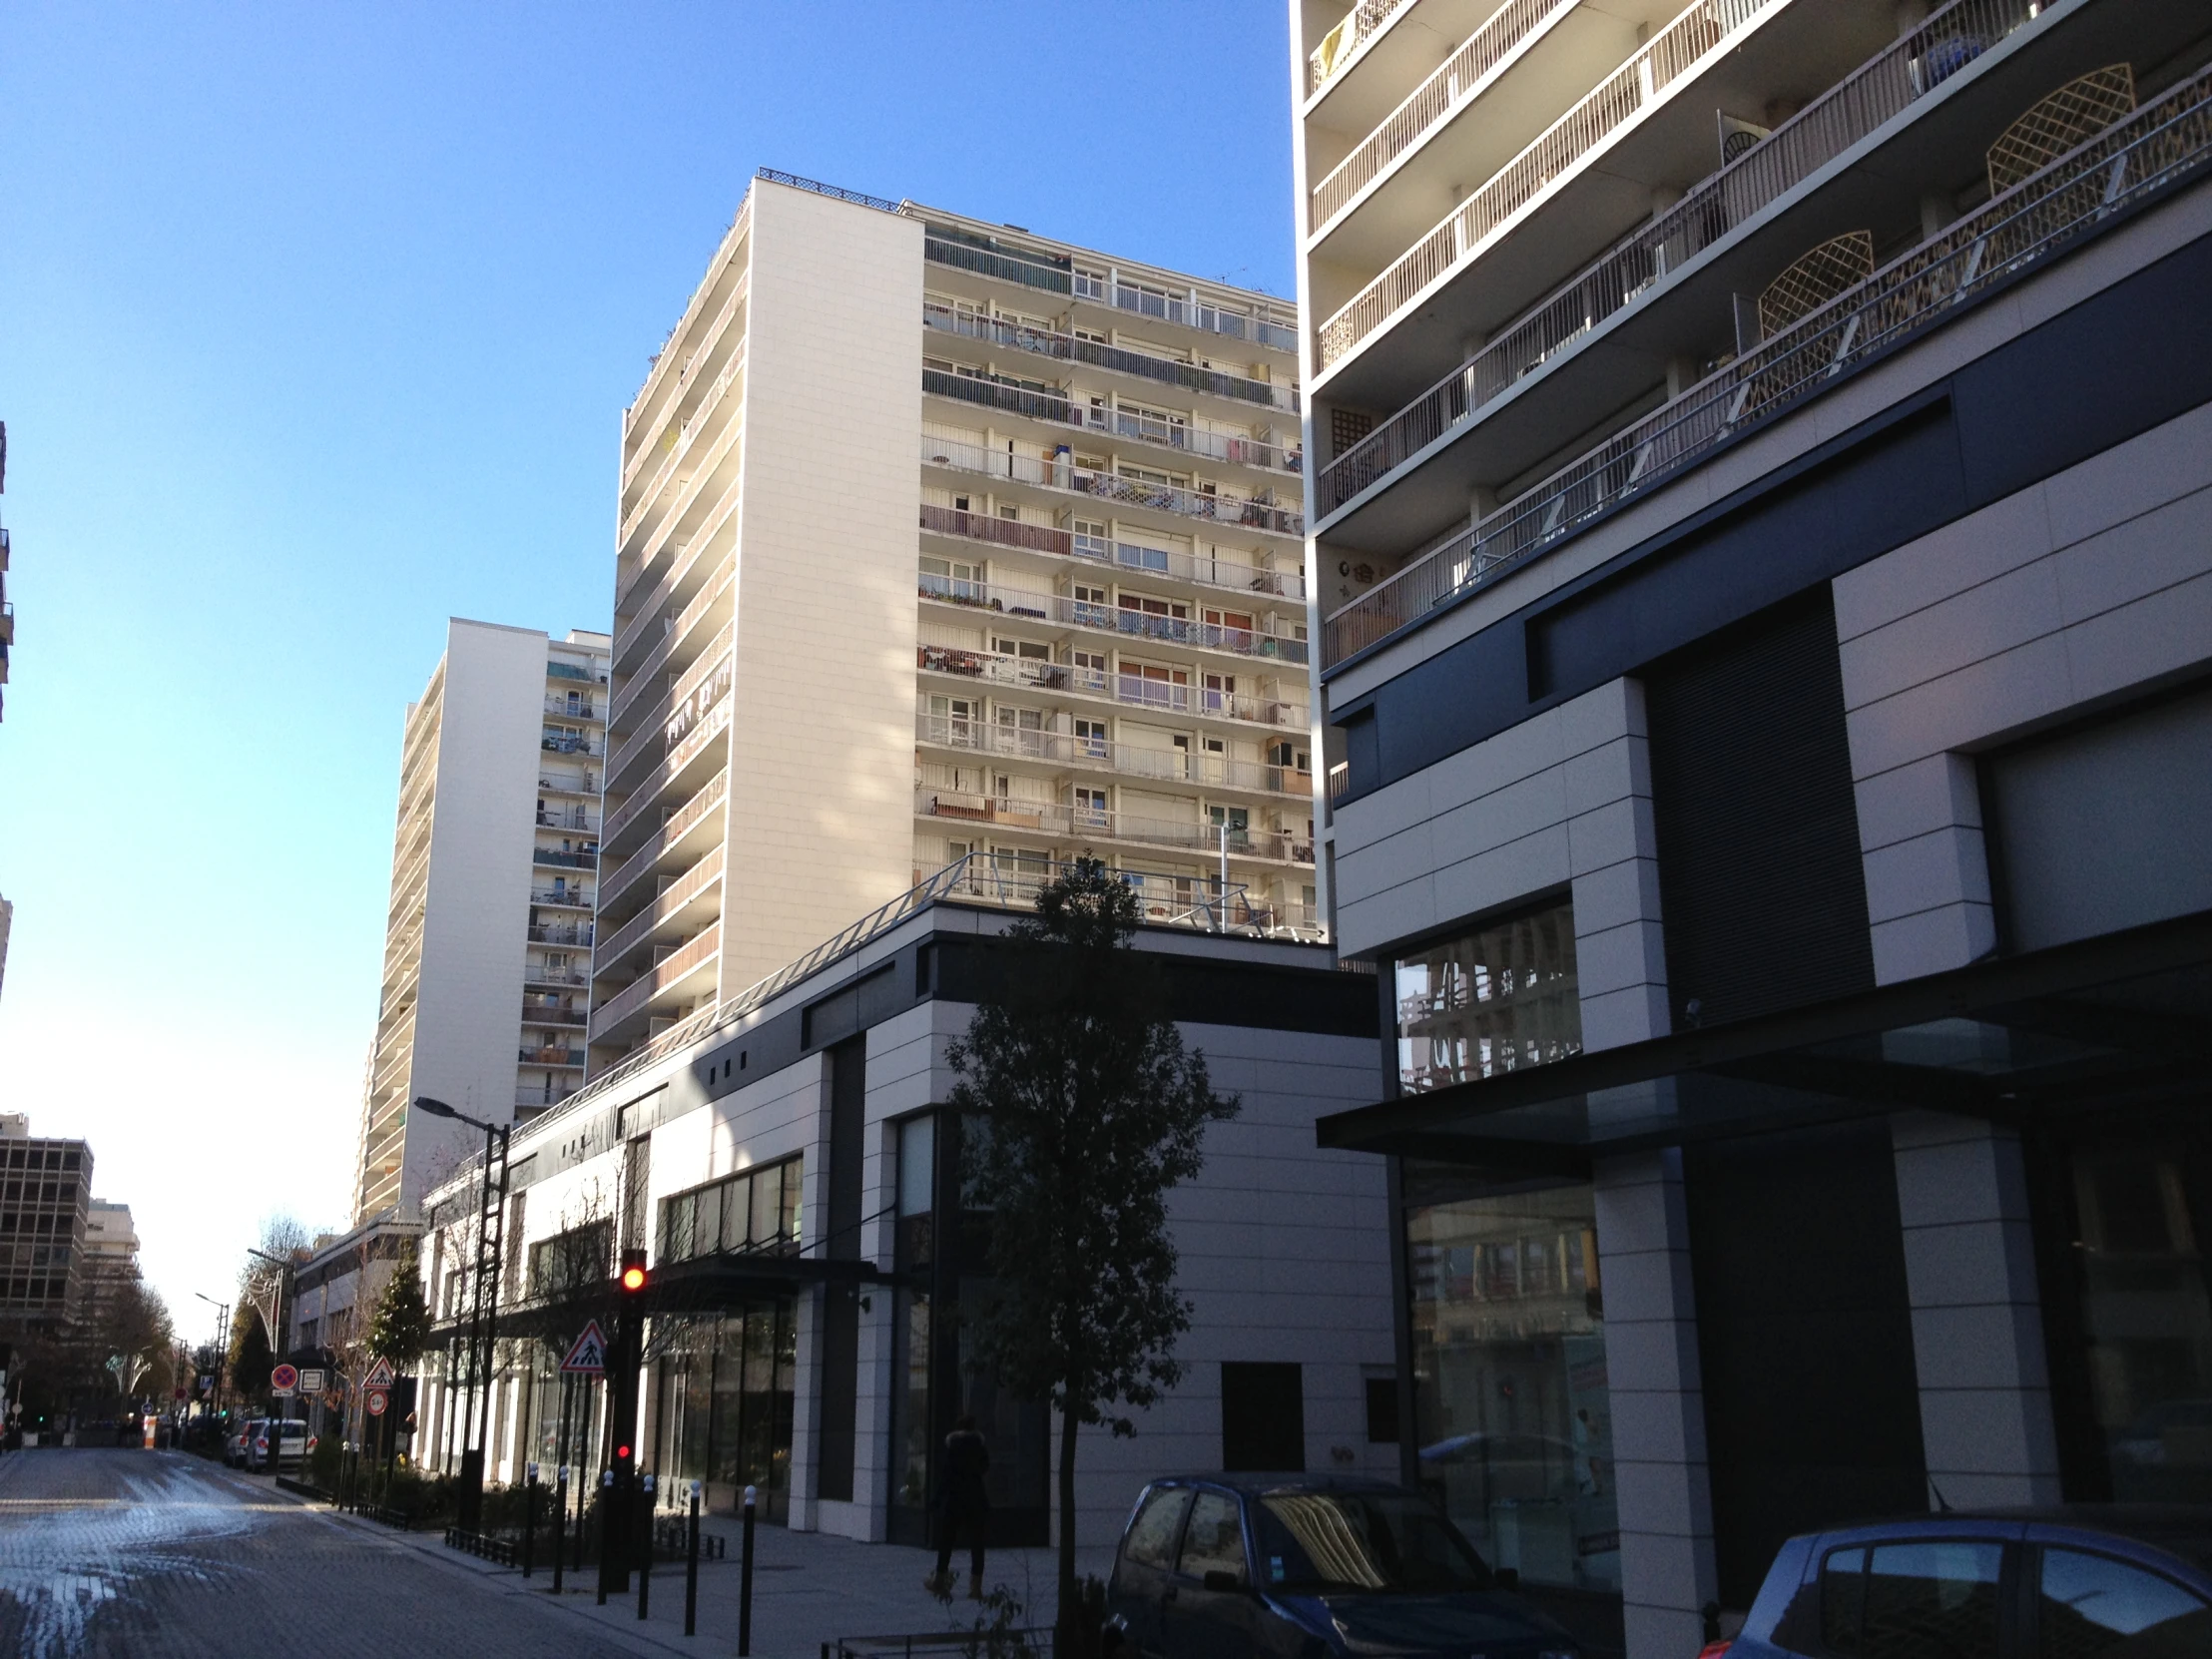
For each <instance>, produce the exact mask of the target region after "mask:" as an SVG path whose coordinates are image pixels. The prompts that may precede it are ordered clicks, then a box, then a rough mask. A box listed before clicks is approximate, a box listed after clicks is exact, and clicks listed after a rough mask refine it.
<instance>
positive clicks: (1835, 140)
mask: <svg viewBox="0 0 2212 1659" xmlns="http://www.w3.org/2000/svg"><path fill="white" fill-rule="evenodd" d="M2038 15H2040V16H2042V17H2044V18H2047V17H2048V16H2049V12H2048V9H2047V8H2044V9H2043V10H2042V11H2041V12H2040V14H2039V13H2038V8H2037V5H2036V0H1955V3H1954V4H1951V5H1947V6H1944V7H1942V8H1940V9H1939V10H1938V11H1936V12H1935V13H1934V14H1932V15H1931V16H1930V17H1929V18H1928V19H1927V21H1926V22H1925V23H1923V24H1922V25H1921V26H1920V27H1919V28H1917V29H1915V30H1914V31H1913V32H1912V33H1910V34H1908V35H1906V36H1904V37H1903V38H1901V39H1899V40H1896V41H1894V42H1892V43H1891V44H1890V45H1889V46H1887V47H1885V48H1884V49H1883V50H1882V51H1880V52H1878V53H1877V54H1875V56H1874V57H1872V58H1871V59H1869V60H1868V61H1867V62H1865V63H1863V64H1861V65H1860V66H1859V68H1857V69H1856V70H1854V71H1853V72H1852V73H1851V74H1850V75H1848V76H1846V77H1845V78H1844V79H1843V80H1841V81H1839V82H1838V83H1837V84H1836V85H1834V86H1832V87H1830V88H1829V90H1828V91H1827V92H1825V93H1823V94H1822V95H1821V96H1820V97H1819V98H1817V99H1815V100H1814V101H1813V102H1811V103H1810V104H1808V105H1806V106H1805V108H1804V109H1802V110H1800V111H1799V112H1798V113H1797V114H1796V115H1795V116H1793V117H1792V118H1791V119H1790V120H1789V121H1787V122H1785V123H1784V124H1783V125H1782V126H1780V127H1778V128H1776V129H1775V131H1774V132H1773V133H1772V134H1770V135H1769V136H1768V137H1767V138H1765V139H1763V140H1761V141H1760V142H1759V143H1758V144H1756V145H1754V146H1752V147H1751V148H1750V149H1749V150H1747V151H1745V152H1744V153H1743V154H1742V155H1740V156H1738V157H1737V158H1736V159H1735V160H1734V161H1732V162H1729V163H1728V164H1727V165H1726V166H1724V167H1723V168H1721V170H1720V171H1719V172H1717V173H1714V174H1712V175H1710V176H1708V177H1707V178H1706V179H1705V180H1704V181H1703V182H1702V183H1700V184H1699V185H1697V186H1696V187H1695V188H1694V189H1692V190H1691V191H1690V192H1689V194H1688V195H1686V196H1685V197H1683V199H1682V200H1681V201H1680V202H1678V203H1677V204H1675V206H1674V207H1672V208H1670V209H1668V210H1667V211H1666V212H1665V213H1663V214H1661V215H1659V216H1658V217H1657V218H1656V219H1655V220H1654V221H1653V222H1652V223H1651V224H1649V225H1647V226H1643V227H1640V228H1639V229H1637V230H1636V231H1634V232H1632V233H1631V234H1630V235H1628V236H1627V237H1624V238H1623V239H1622V240H1621V241H1620V242H1618V243H1617V244H1615V245H1614V246H1613V247H1612V248H1610V249H1608V250H1607V251H1606V252H1605V253H1604V254H1603V255H1601V256H1599V258H1598V259H1597V260H1596V261H1594V262H1593V263H1592V264H1591V265H1589V266H1588V267H1587V268H1586V269H1585V270H1583V271H1582V272H1581V273H1580V274H1579V275H1577V276H1576V277H1573V278H1572V279H1571V280H1569V281H1568V282H1566V283H1564V284H1563V285H1562V286H1560V287H1559V288H1558V289H1557V290H1556V291H1554V292H1553V293H1551V294H1550V295H1548V296H1546V297H1545V298H1544V299H1542V300H1540V301H1538V302H1537V304H1536V305H1534V306H1533V307H1532V308H1531V309H1529V310H1528V311H1527V312H1525V313H1524V314H1522V315H1521V316H1520V317H1518V318H1517V319H1515V320H1514V321H1512V322H1510V323H1508V324H1506V325H1505V326H1504V327H1503V328H1501V329H1499V330H1498V331H1497V332H1496V333H1495V334H1494V335H1492V336H1491V338H1490V339H1489V340H1488V341H1487V342H1486V343H1484V344H1483V346H1482V347H1481V348H1480V349H1479V350H1477V351H1475V352H1474V353H1472V354H1471V355H1470V356H1468V357H1467V358H1466V360H1465V361H1464V362H1462V363H1461V364H1460V365H1459V366H1458V367H1456V368H1454V369H1453V370H1452V371H1451V372H1450V373H1449V374H1447V375H1445V376H1444V377H1443V378H1442V379H1441V380H1439V381H1437V382H1436V384H1434V385H1433V386H1431V387H1429V388H1428V390H1426V391H1425V392H1423V393H1422V394H1421V395H1420V396H1419V397H1417V398H1415V399H1413V400H1412V401H1411V402H1410V403H1408V404H1406V405H1405V406H1404V407H1403V408H1401V409H1399V410H1398V411H1397V413H1396V414H1394V415H1392V416H1391V417H1390V418H1389V419H1388V420H1386V421H1384V422H1383V424H1382V425H1381V426H1379V427H1378V428H1377V429H1376V430H1375V431H1374V432H1372V433H1370V434H1369V435H1368V436H1367V437H1366V438H1364V439H1362V440H1361V441H1360V442H1359V443H1358V444H1357V445H1355V446H1354V447H1353V448H1351V449H1349V450H1347V451H1346V452H1345V453H1344V454H1342V455H1340V456H1338V457H1337V458H1336V459H1335V460H1333V461H1331V462H1330V463H1329V464H1328V465H1326V466H1324V467H1322V468H1321V469H1320V470H1319V473H1318V475H1317V478H1316V491H1315V493H1316V507H1315V511H1316V513H1317V515H1320V516H1324V517H1326V516H1327V515H1328V514H1330V513H1332V512H1335V511H1336V510H1337V509H1338V508H1340V507H1342V506H1344V505H1345V504H1346V503H1347V502H1349V501H1351V500H1353V499H1354V498H1355V497H1356V496H1358V495H1360V494H1361V493H1362V492H1363V491H1364V490H1366V489H1368V488H1369V487H1370V486H1371V485H1373V484H1375V483H1376V482H1377V481H1379V480H1380V479H1382V478H1383V477H1386V476H1387V475H1388V474H1389V473H1391V472H1393V471H1394V470H1395V469H1397V468H1398V467H1400V466H1402V465H1404V464H1405V463H1406V462H1407V461H1408V460H1410V459H1412V458H1413V457H1415V456H1416V455H1420V456H1422V458H1423V459H1424V461H1425V460H1426V459H1427V458H1428V457H1427V456H1426V455H1425V454H1424V453H1423V452H1424V451H1428V450H1429V449H1430V448H1431V446H1433V445H1437V444H1438V443H1440V442H1442V441H1444V440H1447V439H1449V438H1451V437H1452V436H1454V435H1455V434H1457V433H1459V432H1461V431H1464V430H1468V429H1471V428H1472V426H1473V425H1474V424H1475V422H1476V420H1477V418H1478V417H1479V416H1480V414H1481V412H1482V411H1483V410H1484V409H1486V408H1487V407H1489V405H1491V404H1492V403H1493V402H1495V401H1497V400H1498V399H1499V398H1501V397H1502V396H1504V394H1505V393H1506V392H1508V391H1511V390H1513V389H1514V388H1516V387H1517V386H1518V385H1519V384H1520V382H1521V381H1522V380H1523V379H1524V378H1525V377H1527V376H1529V375H1532V374H1534V373H1536V372H1537V371H1538V370H1540V369H1544V368H1546V367H1547V366H1548V365H1550V364H1551V363H1552V361H1553V359H1554V358H1556V357H1559V356H1561V355H1562V354H1564V353H1566V352H1568V351H1569V350H1570V349H1571V348H1574V347H1576V346H1577V345H1579V344H1580V343H1581V342H1582V341H1584V340H1585V339H1587V338H1588V337H1589V336H1591V335H1593V334H1595V333H1596V332H1597V331H1598V330H1599V329H1601V328H1602V327H1603V326H1604V325H1605V324H1606V323H1607V322H1608V321H1609V320H1610V319H1611V318H1613V317H1614V316H1615V315H1617V314H1618V313H1620V312H1621V311H1623V310H1625V309H1627V308H1628V307H1630V306H1634V305H1639V304H1648V303H1650V302H1651V301H1652V299H1653V298H1654V297H1655V295H1656V293H1657V292H1658V291H1660V290H1663V289H1664V288H1666V287H1667V286H1669V285H1670V283H1669V279H1670V278H1671V277H1674V276H1675V275H1676V274H1677V273H1679V272H1681V271H1682V270H1683V268H1684V267H1686V266H1688V265H1689V264H1690V263H1691V262H1692V261H1694V260H1696V259H1698V257H1699V256H1700V255H1702V254H1704V253H1705V252H1706V251H1707V250H1709V249H1712V248H1715V247H1717V246H1719V245H1721V244H1723V243H1726V242H1730V241H1735V240H1740V239H1741V238H1742V237H1743V236H1744V235H1745V234H1746V230H1745V228H1746V227H1747V226H1750V225H1751V224H1752V223H1753V222H1754V221H1755V220H1757V219H1758V217H1759V216H1760V215H1761V214H1762V213H1764V212H1765V211H1766V210H1767V209H1768V208H1769V207H1770V206H1771V205H1773V204H1774V203H1776V202H1778V201H1780V200H1781V199H1782V198H1783V197H1784V196H1786V195H1788V194H1789V193H1790V192H1791V191H1793V190H1795V189H1796V188H1797V187H1798V186H1799V185H1801V184H1803V183H1804V182H1805V181H1806V180H1808V179H1810V178H1812V177H1813V176H1814V175H1815V174H1816V173H1818V172H1820V171H1821V170H1822V169H1823V168H1826V167H1827V166H1828V165H1829V164H1830V163H1831V162H1833V161H1835V160H1836V159H1837V158H1838V157H1840V156H1842V155H1843V154H1844V153H1845V152H1847V151H1849V150H1851V149H1852V148H1853V147H1855V146H1856V145H1858V144H1860V143H1861V142H1862V141H1863V140H1865V139H1867V138H1868V137H1869V136H1870V135H1872V134H1874V133H1876V132H1877V131H1879V130H1880V129H1881V128H1883V127H1884V126H1885V125H1886V124H1887V123H1889V122H1890V121H1892V120H1893V119H1894V118H1896V117H1897V116H1899V115H1900V114H1902V113H1904V112H1905V111H1906V110H1907V109H1908V108H1910V107H1911V106H1912V105H1914V104H1915V103H1917V102H1919V101H1920V100H1922V99H1924V98H1926V97H1927V96H1928V95H1930V94H1931V93H1933V92H1935V91H1936V89H1938V88H1954V87H1956V85H1957V84H1958V83H1957V81H1956V80H1955V79H1954V78H1953V77H1954V76H1955V73H1956V70H1955V67H1954V66H1953V64H1952V59H1951V55H1952V54H1954V53H1956V52H1959V51H1968V52H1969V55H1972V56H1977V55H1979V54H1980V53H1982V52H1986V51H1988V50H1989V49H1991V48H1992V47H1994V46H1996V45H1997V44H1998V43H1999V42H2001V41H2003V40H2004V39H2005V38H2006V37H2007V36H2009V35H2010V34H2012V33H2013V32H2015V31H2016V30H2018V29H2020V28H2023V27H2025V26H2027V25H2028V24H2030V23H2031V22H2034V21H2036V19H2037V17H2038ZM1968 42H1970V43H1971V46H1970V49H1969V48H1967V47H1966V46H1964V45H1963V44H1962V43H1968ZM1602 395H1603V397H1604V398H1606V399H1610V400H1612V402H1614V403H1617V402H1618V401H1620V400H1621V396H1622V393H1621V391H1620V390H1619V388H1612V387H1609V388H1607V390H1606V391H1605V392H1604V393H1603V394H1602ZM1587 401H1588V400H1583V402H1582V403H1579V404H1578V406H1586V403H1587ZM1542 442H1543V440H1542V438H1541V437H1540V436H1531V437H1530V438H1529V439H1527V440H1526V442H1524V444H1523V445H1522V446H1521V447H1526V446H1527V445H1528V444H1530V443H1532V444H1535V445H1539V446H1540V445H1541V444H1542ZM1500 464H1502V465H1504V466H1506V467H1510V466H1511V462H1509V461H1507V462H1503V463H1500ZM1431 493H1434V494H1436V495H1437V496H1438V497H1439V499H1441V498H1442V497H1443V496H1446V495H1450V496H1455V497H1456V498H1457V500H1458V501H1460V502H1461V503H1462V504H1463V502H1464V499H1465V495H1466V488H1465V484H1464V481H1463V480H1461V481H1457V482H1454V483H1444V482H1441V481H1439V483H1438V485H1437V486H1436V489H1435V490H1434V491H1433V492H1431Z"/></svg>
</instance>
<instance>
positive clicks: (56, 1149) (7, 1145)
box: [0, 1112, 92, 1336]
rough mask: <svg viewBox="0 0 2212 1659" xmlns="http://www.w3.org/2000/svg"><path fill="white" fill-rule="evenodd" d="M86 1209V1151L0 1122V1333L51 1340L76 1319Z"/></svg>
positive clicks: (18, 1116) (22, 1122)
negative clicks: (43, 1337) (49, 1337)
mask: <svg viewBox="0 0 2212 1659" xmlns="http://www.w3.org/2000/svg"><path fill="white" fill-rule="evenodd" d="M91 1207H92V1148H91V1147H90V1146H88V1145H86V1144H85V1143H84V1142H83V1141H73V1140H55V1139H52V1138H48V1137H41V1136H36V1135H33V1134H32V1133H31V1120H30V1119H29V1118H28V1117H27V1116H25V1115H24V1114H22V1113H20V1112H11V1113H7V1114H4V1115H0V1332H7V1333H13V1334H16V1335H23V1336H30V1335H40V1334H44V1335H51V1334H53V1333H55V1332H56V1331H58V1330H59V1329H60V1328H61V1327H62V1326H63V1325H64V1324H65V1323H66V1322H67V1321H69V1320H73V1319H75V1318H76V1317H77V1314H78V1311H79V1310H78V1304H79V1302H80V1300H81V1296H82V1292H83V1289H84V1280H85V1242H86V1228H87V1224H88V1222H89V1221H90V1219H91Z"/></svg>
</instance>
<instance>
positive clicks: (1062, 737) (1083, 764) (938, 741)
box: [914, 714, 1314, 798]
mask: <svg viewBox="0 0 2212 1659" xmlns="http://www.w3.org/2000/svg"><path fill="white" fill-rule="evenodd" d="M914 741H915V742H916V743H924V744H935V745H937V746H938V747H940V748H945V749H958V750H964V751H967V752H969V753H971V754H978V755H997V756H1004V757H1008V758H1011V759H1015V760H1024V761H1039V762H1043V763H1045V764H1047V765H1051V766H1057V767H1080V768H1083V769H1086V770H1093V771H1097V772H1099V773H1102V774H1118V775H1119V776H1121V777H1124V778H1144V779H1150V780H1154V781H1156V782H1160V783H1175V784H1202V785H1212V786H1214V787H1215V788H1217V789H1232V790H1250V791H1252V792H1254V793H1256V794H1269V795H1289V796H1296V797H1300V798H1303V797H1306V796H1310V795H1311V794H1312V793H1313V789H1314V779H1313V774H1311V773H1307V772H1299V771H1297V770H1295V769H1294V768H1291V767H1284V766H1268V765H1265V764H1264V763H1262V762H1259V761H1238V760H1232V759H1231V758H1230V757H1228V756H1227V755H1214V754H1209V753H1207V752H1205V751H1203V750H1201V751H1199V752H1197V753H1195V754H1194V753H1192V752H1191V751H1189V750H1185V749H1144V748H1139V747H1138V746H1136V745H1134V744H1127V743H1115V742H1113V741H1111V740H1109V739H1106V738H1102V737H1101V738H1092V737H1082V736H1078V735H1076V734H1075V733H1072V732H1037V731H1029V730H1026V729H1024V728H1022V727H1018V726H1001V725H999V724H997V723H996V722H995V721H988V720H983V719H980V718H974V717H964V716H957V715H931V714H917V715H916V716H915V717H914Z"/></svg>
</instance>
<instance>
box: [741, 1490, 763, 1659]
mask: <svg viewBox="0 0 2212 1659" xmlns="http://www.w3.org/2000/svg"><path fill="white" fill-rule="evenodd" d="M760 1496H761V1492H760V1488H759V1487H757V1486H748V1487H746V1489H745V1544H744V1549H745V1559H744V1564H743V1565H741V1566H740V1567H739V1568H738V1659H748V1655H750V1654H751V1653H752V1652H753V1511H754V1508H755V1506H756V1505H757V1504H758V1503H759V1501H760Z"/></svg>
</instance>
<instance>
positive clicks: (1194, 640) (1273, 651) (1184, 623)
mask: <svg viewBox="0 0 2212 1659" xmlns="http://www.w3.org/2000/svg"><path fill="white" fill-rule="evenodd" d="M916 586H917V590H918V591H919V593H920V595H921V597H922V598H924V599H934V600H937V601H938V602H940V603H942V604H946V605H957V606H960V607H963V608H965V609H970V610H980V611H989V612H992V613H994V614H997V615H1003V616H1010V617H1031V618H1034V619H1036V620H1037V621H1040V622H1052V623H1057V624H1058V625H1060V626H1061V627H1066V628H1095V629H1098V630H1100V631H1102V632H1105V633H1109V634H1119V635H1122V636H1124V637H1125V638H1135V639H1146V640H1154V641H1158V642H1161V643H1163V644H1168V645H1181V646H1188V647H1190V648H1191V649H1193V650H1197V651H1226V652H1231V653H1234V654H1235V655H1237V656H1240V657H1258V658H1268V659H1274V660H1276V661H1279V662H1285V663H1297V664H1303V663H1304V662H1305V661H1306V655H1307V653H1306V642H1305V641H1304V640H1299V639H1290V638H1286V637H1285V636H1283V635H1281V634H1268V633H1262V632H1261V631H1260V630H1258V629H1256V628H1243V627H1234V626H1230V625H1228V624H1224V623H1217V622H1207V621H1204V620H1202V619H1195V618H1191V617H1176V616H1158V615H1155V614H1153V613H1152V612H1149V611H1141V610H1137V609H1135V608H1133V607H1131V606H1129V605H1126V604H1124V605H1109V604H1103V603H1099V602H1095V601H1091V600H1082V599H1069V598H1065V597H1063V596H1061V595H1059V594H1050V593H1026V592H1024V591H1022V590H1021V589H1019V588H1005V587H998V586H995V585H993V584H992V583H988V582H967V581H959V580H955V579H951V578H947V577H942V576H931V575H929V574H928V573H926V572H923V573H921V574H920V575H919V577H918V578H917V582H916Z"/></svg>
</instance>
